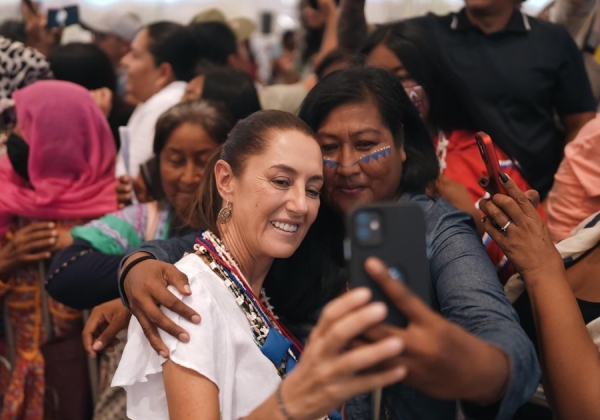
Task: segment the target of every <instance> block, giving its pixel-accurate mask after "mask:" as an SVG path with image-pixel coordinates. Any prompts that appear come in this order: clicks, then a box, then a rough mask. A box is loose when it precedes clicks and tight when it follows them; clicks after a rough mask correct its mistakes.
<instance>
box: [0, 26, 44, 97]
mask: <svg viewBox="0 0 600 420" xmlns="http://www.w3.org/2000/svg"><path fill="white" fill-rule="evenodd" d="M52 78H53V76H52V71H51V70H50V65H49V64H48V62H47V61H46V58H45V57H44V56H43V55H42V54H41V53H40V52H38V51H36V50H35V49H33V48H29V47H26V46H25V45H24V44H22V43H21V42H16V41H13V40H10V39H8V38H4V37H2V36H0V99H2V98H10V97H11V95H12V93H13V92H14V91H15V90H18V89H21V88H23V87H25V86H27V85H30V84H32V83H33V82H35V81H38V80H45V79H52Z"/></svg>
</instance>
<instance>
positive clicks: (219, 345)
mask: <svg viewBox="0 0 600 420" xmlns="http://www.w3.org/2000/svg"><path fill="white" fill-rule="evenodd" d="M175 266H176V267H177V268H178V269H179V270H180V271H182V272H183V273H185V274H186V275H187V276H188V279H189V282H190V287H191V290H192V294H191V296H182V295H181V294H179V292H177V291H176V290H175V289H174V288H171V287H170V288H169V290H170V291H171V292H172V293H174V294H175V295H176V296H177V297H179V298H180V299H181V300H182V301H183V302H184V303H185V304H187V305H188V306H190V307H191V308H193V309H194V310H196V311H197V312H198V313H199V314H200V317H201V319H202V320H201V321H200V324H193V323H191V322H189V321H187V320H185V319H184V318H182V317H180V316H179V315H176V314H175V313H173V312H171V311H169V310H168V309H165V308H163V312H164V313H165V314H166V315H167V316H168V317H169V318H170V319H171V320H172V321H173V322H175V324H177V325H180V326H181V327H182V328H184V329H185V330H186V331H187V332H188V333H189V335H190V341H189V342H188V343H181V342H179V341H178V340H177V339H176V338H174V337H171V336H170V335H168V334H167V333H165V332H163V331H160V336H161V338H162V340H163V341H164V342H165V344H166V345H167V347H168V348H169V351H170V354H171V360H172V361H173V362H175V363H177V364H178V365H181V366H184V367H186V368H188V369H193V370H195V371H196V372H198V373H200V374H201V375H203V376H205V377H206V378H208V379H209V380H210V381H211V382H213V383H214V384H215V385H216V386H217V387H218V389H219V405H220V410H221V418H222V419H225V420H233V419H239V418H241V417H245V416H247V415H248V414H250V413H251V412H252V410H254V409H255V408H257V407H258V406H259V405H260V404H261V403H263V402H264V401H265V400H266V399H267V398H268V397H269V396H271V395H272V394H273V393H274V392H275V391H276V389H277V387H278V386H279V384H280V382H281V379H280V378H279V375H278V374H277V371H276V369H275V367H274V366H273V364H272V363H271V361H270V360H269V359H267V357H266V356H264V355H263V354H262V352H261V351H260V349H259V348H258V346H257V345H256V344H255V342H254V338H253V336H252V332H251V330H250V325H249V322H248V320H247V319H246V316H245V314H244V312H243V311H242V309H241V308H240V307H239V306H238V305H237V303H236V301H235V297H234V295H233V294H232V293H231V291H230V290H229V289H228V288H227V287H226V286H225V285H224V284H223V281H222V280H221V279H220V278H219V277H218V276H217V275H216V274H215V273H213V272H212V270H211V269H210V268H209V267H208V266H207V265H206V264H205V263H204V261H202V260H201V259H200V257H198V256H197V255H195V254H190V255H187V256H185V257H183V258H182V259H181V260H180V261H179V262H178V263H177V264H176V265H175ZM166 360H167V359H165V358H163V357H161V356H160V355H158V354H157V353H156V352H155V351H154V350H153V349H152V347H151V346H150V343H149V342H148V340H147V339H146V337H145V336H144V333H143V332H142V328H141V326H140V324H139V322H138V321H137V320H136V319H135V318H132V319H131V323H130V325H129V333H128V338H127V345H126V347H125V351H124V353H123V357H122V359H121V362H120V364H119V368H118V369H117V372H116V374H115V377H114V379H113V382H112V386H120V387H123V388H124V389H125V390H126V392H127V416H128V417H129V418H131V419H133V420H164V419H168V418H169V412H168V407H167V398H166V394H165V388H164V384H163V379H162V364H163V363H164V362H165V361H166ZM198 397H201V396H195V395H190V396H189V398H198ZM198 418H201V414H200V413H199V416H198Z"/></svg>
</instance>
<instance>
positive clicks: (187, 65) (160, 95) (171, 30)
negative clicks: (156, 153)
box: [117, 22, 197, 179]
mask: <svg viewBox="0 0 600 420" xmlns="http://www.w3.org/2000/svg"><path fill="white" fill-rule="evenodd" d="M187 39H188V38H186V35H185V34H184V28H183V27H182V26H181V25H179V24H177V23H173V22H156V23H153V24H151V25H148V26H146V27H145V28H144V29H142V30H140V31H139V32H138V34H137V35H136V36H135V38H134V40H133V42H132V43H131V51H130V52H129V53H128V54H127V55H125V57H123V60H122V64H123V66H124V67H125V69H126V70H127V85H126V91H127V94H128V95H132V96H133V97H134V98H136V99H137V100H138V101H139V105H138V107H137V108H136V109H135V111H134V112H133V115H132V116H131V118H130V119H129V122H128V123H127V127H124V128H122V129H121V130H120V134H121V150H120V151H119V155H118V157H117V175H118V176H121V175H129V176H130V177H131V178H132V179H135V178H136V177H137V176H138V174H139V168H140V165H141V164H143V163H145V162H146V161H147V160H148V159H150V158H151V157H152V155H153V152H152V146H153V142H154V126H155V125H156V121H157V120H158V117H160V115H161V114H162V113H163V112H165V111H166V110H167V109H169V108H170V107H172V106H173V105H175V104H176V103H178V102H179V101H180V100H181V97H182V96H183V93H184V91H185V86H186V81H187V80H190V79H191V78H192V77H193V74H194V67H195V64H196V63H197V59H196V57H195V56H194V53H195V50H194V49H193V48H194V47H193V46H190V44H189V43H186V40H187Z"/></svg>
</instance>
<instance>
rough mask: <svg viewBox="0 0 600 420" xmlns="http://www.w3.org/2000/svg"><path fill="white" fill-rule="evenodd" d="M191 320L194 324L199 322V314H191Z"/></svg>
mask: <svg viewBox="0 0 600 420" xmlns="http://www.w3.org/2000/svg"><path fill="white" fill-rule="evenodd" d="M192 322H193V323H194V324H199V323H200V316H198V315H192Z"/></svg>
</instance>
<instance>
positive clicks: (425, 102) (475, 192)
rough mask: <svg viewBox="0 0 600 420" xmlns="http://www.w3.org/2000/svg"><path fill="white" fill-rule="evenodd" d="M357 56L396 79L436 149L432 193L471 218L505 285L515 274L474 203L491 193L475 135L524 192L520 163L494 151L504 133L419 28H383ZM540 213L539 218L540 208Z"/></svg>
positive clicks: (399, 25) (403, 24)
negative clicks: (486, 141) (481, 135)
mask: <svg viewBox="0 0 600 420" xmlns="http://www.w3.org/2000/svg"><path fill="white" fill-rule="evenodd" d="M360 53H361V54H362V55H363V57H364V59H365V61H366V64H367V65H369V66H373V67H379V68H383V69H386V70H390V71H391V72H392V73H394V74H395V75H396V76H398V78H399V79H400V81H401V83H402V85H403V86H404V88H405V89H406V93H407V95H408V96H409V98H410V99H411V101H413V103H414V105H415V107H416V108H417V110H418V111H419V115H421V118H422V119H423V121H424V122H425V124H426V126H427V129H428V131H429V134H430V136H431V138H432V139H433V144H434V147H435V149H436V154H437V157H438V161H439V164H440V173H441V176H440V178H439V180H438V181H437V184H436V186H435V188H433V190H434V191H435V190H437V192H438V193H439V194H440V195H441V196H442V197H443V198H444V199H446V200H447V201H448V202H450V203H451V204H453V205H454V206H456V207H457V208H459V209H461V210H463V211H466V212H468V213H470V214H471V215H472V216H473V218H474V220H475V223H476V224H477V227H478V230H479V232H480V233H481V234H482V235H483V243H484V244H485V246H486V250H487V252H488V255H489V256H490V259H491V260H492V262H493V263H494V265H495V266H496V271H497V273H498V276H499V277H500V279H501V280H502V281H506V280H507V279H508V278H509V277H510V275H512V274H513V273H514V270H513V268H512V266H511V265H510V263H509V262H508V260H507V259H506V257H505V256H504V253H503V252H502V250H501V249H500V248H499V247H498V245H496V243H495V242H494V241H492V240H491V238H490V236H489V235H488V234H487V233H485V231H484V229H483V224H482V223H481V216H482V214H481V212H480V210H479V205H478V203H479V200H481V199H482V198H488V197H489V193H487V191H486V189H485V186H486V184H485V182H486V179H485V177H487V171H486V167H485V164H484V162H483V160H482V159H481V155H480V153H479V149H478V147H477V143H476V141H475V133H476V132H478V131H484V132H486V133H487V134H489V135H490V136H491V138H492V140H494V141H495V142H496V145H495V149H496V155H497V156H498V159H499V161H500V168H501V169H502V171H503V172H505V173H506V174H508V175H509V176H510V177H511V178H512V179H513V180H514V182H515V183H516V184H517V185H518V186H519V188H520V189H521V190H522V191H527V190H529V189H530V186H529V184H528V183H527V181H526V180H525V178H523V175H522V174H521V172H520V170H519V168H518V164H517V163H516V162H514V161H513V160H512V159H511V158H510V157H509V156H508V155H507V154H506V153H505V152H504V151H503V150H502V149H501V148H500V147H499V146H498V142H501V141H502V139H503V136H504V133H503V131H502V130H500V129H499V128H498V127H496V126H494V125H492V124H490V123H489V121H486V120H485V119H484V118H483V117H482V114H481V113H480V112H479V108H478V107H479V106H481V105H480V104H478V103H476V101H475V99H474V97H473V96H472V95H471V94H470V92H469V87H468V85H467V84H466V83H464V82H463V81H461V80H460V79H459V78H458V77H456V76H455V75H454V74H453V72H452V70H451V69H450V67H449V66H448V65H447V64H446V62H445V61H444V58H443V55H442V54H441V51H439V50H438V48H437V45H436V43H435V40H433V39H432V38H431V37H430V35H429V34H428V33H427V32H425V31H424V30H423V29H422V28H421V27H419V26H417V25H414V24H411V23H406V22H398V23H393V24H390V25H384V26H381V27H379V28H377V29H376V30H375V31H374V32H373V33H372V34H371V35H370V36H369V37H368V38H367V40H366V41H365V43H364V45H363V47H362V48H361V51H360ZM538 211H539V212H540V214H542V215H543V210H542V207H541V206H538Z"/></svg>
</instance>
